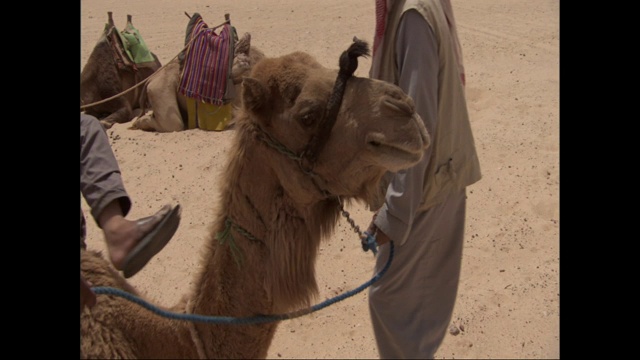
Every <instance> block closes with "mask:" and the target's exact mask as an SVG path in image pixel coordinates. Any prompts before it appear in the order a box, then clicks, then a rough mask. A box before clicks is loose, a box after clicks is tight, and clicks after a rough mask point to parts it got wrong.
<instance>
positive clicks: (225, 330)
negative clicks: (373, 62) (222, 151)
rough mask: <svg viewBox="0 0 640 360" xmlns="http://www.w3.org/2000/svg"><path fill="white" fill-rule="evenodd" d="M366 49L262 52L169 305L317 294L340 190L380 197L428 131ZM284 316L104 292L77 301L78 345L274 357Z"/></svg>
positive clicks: (109, 353)
mask: <svg viewBox="0 0 640 360" xmlns="http://www.w3.org/2000/svg"><path fill="white" fill-rule="evenodd" d="M368 51H369V50H368V45H367V44H366V43H365V42H363V41H360V40H357V39H354V43H353V44H352V45H351V46H350V47H349V49H348V50H346V51H345V52H344V53H343V54H342V55H341V57H340V61H339V64H340V70H337V71H336V70H334V69H328V68H325V67H324V66H322V65H320V64H319V63H318V62H317V61H316V60H315V59H314V58H313V57H312V56H310V55H308V54H307V53H304V52H293V53H291V54H288V55H284V56H281V57H274V58H265V59H263V60H262V61H260V62H258V63H257V64H256V65H255V67H254V68H253V69H252V72H251V74H250V75H249V77H246V78H245V79H244V81H243V83H242V87H243V89H242V108H241V109H240V112H239V114H238V118H237V127H236V129H235V130H234V134H233V136H234V138H233V140H232V145H231V150H230V154H229V156H228V159H227V164H226V170H225V172H224V173H223V174H224V175H222V176H224V177H225V179H224V181H222V182H221V184H224V185H223V187H222V188H221V190H220V194H219V198H218V199H217V200H218V201H219V206H217V207H216V210H215V212H216V214H214V217H213V219H212V228H211V234H210V236H209V239H208V241H207V243H206V244H205V245H204V249H203V250H202V257H201V264H200V268H199V271H198V272H197V273H196V275H195V276H196V279H195V282H194V285H193V288H192V289H190V291H189V293H188V294H186V295H185V296H184V297H183V299H182V300H181V301H180V302H179V303H178V304H176V305H174V306H173V307H168V308H163V309H167V310H170V311H174V312H180V313H185V312H187V313H192V314H199V315H207V316H228V317H239V318H240V317H252V316H258V315H271V314H283V313H287V312H290V311H293V310H298V309H300V308H301V307H305V306H309V305H310V303H311V300H312V299H313V297H314V296H316V295H317V294H318V286H317V283H316V278H315V264H316V257H317V255H318V251H319V247H320V242H321V240H323V239H328V238H329V237H330V235H331V234H332V232H333V231H334V229H335V226H336V224H337V222H338V220H339V216H340V208H339V200H338V199H341V200H340V201H343V202H350V201H357V202H362V203H365V204H366V205H367V206H368V207H369V208H371V209H376V208H378V207H379V206H380V204H381V203H382V201H383V199H384V188H383V186H381V183H382V179H383V176H384V174H385V173H387V172H396V171H399V170H402V169H405V168H408V167H410V166H412V165H415V164H416V163H417V162H418V161H419V160H420V159H421V157H422V156H423V154H424V151H425V149H426V148H427V146H428V145H429V141H430V137H429V134H428V133H427V130H426V128H425V126H424V124H423V121H422V119H421V118H420V117H419V116H418V115H417V114H416V112H415V106H414V103H413V101H412V100H411V98H409V97H408V96H407V95H406V94H405V93H403V92H402V91H401V90H400V88H399V87H397V86H395V85H392V84H390V83H386V82H383V81H379V80H375V79H369V78H360V77H356V76H353V72H354V71H355V69H356V68H357V58H358V56H363V55H368ZM293 155H300V156H298V157H297V159H298V161H296V156H293ZM220 234H226V236H218V235H220ZM80 253H81V270H82V274H83V276H85V278H86V279H87V280H88V281H90V282H91V283H92V284H93V285H94V286H108V287H115V288H120V289H123V290H125V291H128V292H130V293H132V294H136V295H137V293H136V291H135V289H134V288H133V287H132V286H131V285H129V284H128V283H127V282H126V281H125V280H124V278H122V277H121V276H120V275H119V274H118V272H117V271H115V270H114V269H113V268H112V267H111V266H110V265H109V263H108V262H107V261H106V260H105V259H104V258H103V257H102V256H101V255H100V254H99V253H98V252H96V251H92V250H82V249H81V251H80ZM277 326H278V322H269V323H262V324H255V325H235V324H209V323H200V322H189V321H183V320H176V319H167V318H164V317H162V316H159V315H157V314H154V313H152V312H150V311H148V310H147V309H144V308H143V307H141V306H139V305H137V304H135V303H132V302H130V301H128V300H126V299H123V298H121V297H117V296H111V295H98V302H97V304H96V305H95V306H94V307H93V308H92V309H91V310H89V309H85V310H84V311H83V313H82V314H81V344H80V352H81V357H82V358H174V359H177V358H198V357H201V358H202V357H204V358H244V359H249V358H265V357H266V356H267V351H268V349H269V346H270V345H271V341H272V339H273V336H274V334H275V331H276V328H277Z"/></svg>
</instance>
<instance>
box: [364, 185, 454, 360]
mask: <svg viewBox="0 0 640 360" xmlns="http://www.w3.org/2000/svg"><path fill="white" fill-rule="evenodd" d="M465 206H466V202H465V192H464V191H462V192H461V193H459V194H456V195H452V196H451V197H449V198H448V199H447V200H446V201H445V202H444V203H442V204H439V205H436V206H434V207H433V208H431V209H429V210H428V211H427V212H425V213H422V214H420V215H418V217H417V218H416V219H415V222H414V224H413V225H414V226H413V229H412V230H411V233H410V236H409V238H408V239H407V241H406V242H405V244H404V245H403V246H395V247H394V250H395V252H394V258H393V260H392V263H391V266H390V267H389V269H388V271H387V273H385V274H384V276H383V277H382V278H381V279H380V280H379V281H378V282H377V283H375V284H373V285H372V286H371V288H370V291H369V310H370V314H371V321H372V324H373V329H374V333H375V336H376V342H377V345H378V352H379V354H380V357H381V358H396V359H410V358H422V359H425V358H433V356H434V354H435V352H436V350H437V349H438V347H439V346H440V343H441V342H442V339H443V338H444V336H445V333H446V331H447V328H448V325H449V322H450V321H451V316H452V313H453V307H454V304H455V299H456V295H457V290H458V280H459V277H460V265H461V259H462V247H463V239H464V219H465ZM394 245H395V244H394ZM388 257H389V245H388V244H386V245H383V246H381V247H380V253H379V254H378V258H377V261H376V272H378V271H380V270H381V269H382V268H383V267H384V265H385V264H386V263H387V261H388Z"/></svg>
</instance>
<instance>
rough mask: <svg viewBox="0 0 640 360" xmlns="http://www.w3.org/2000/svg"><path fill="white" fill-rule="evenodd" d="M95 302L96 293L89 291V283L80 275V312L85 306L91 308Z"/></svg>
mask: <svg viewBox="0 0 640 360" xmlns="http://www.w3.org/2000/svg"><path fill="white" fill-rule="evenodd" d="M95 304H96V294H95V293H94V292H93V291H91V284H89V282H88V281H86V280H85V279H84V278H83V277H82V275H80V314H82V309H84V307H85V306H87V307H89V309H90V308H92V307H93V306H94V305H95Z"/></svg>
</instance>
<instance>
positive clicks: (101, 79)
mask: <svg viewBox="0 0 640 360" xmlns="http://www.w3.org/2000/svg"><path fill="white" fill-rule="evenodd" d="M131 19H132V18H131V15H127V27H126V28H125V30H126V31H128V32H129V33H130V34H134V35H133V36H134V38H136V39H137V41H138V43H137V44H135V45H138V46H139V45H141V44H142V45H144V41H143V40H141V38H140V37H139V33H138V32H137V29H135V28H134V27H133V24H132V22H131ZM129 45H131V44H129ZM132 46H134V45H132ZM142 48H143V50H141V51H145V49H146V46H144V47H142ZM136 49H137V48H136ZM147 51H148V50H147ZM149 55H150V56H146V57H145V58H146V60H149V61H145V62H142V63H137V64H136V63H134V62H133V61H131V60H130V59H129V58H128V57H127V55H126V54H125V49H124V48H123V45H122V42H121V41H120V39H119V35H118V30H117V29H116V28H115V25H114V22H113V14H112V12H108V23H107V24H106V26H105V29H104V32H103V33H102V35H101V36H100V38H99V39H98V42H97V43H96V45H95V47H94V48H93V50H92V52H91V55H90V56H89V59H88V60H87V63H86V64H85V66H84V67H83V68H82V71H81V72H80V106H81V110H82V109H83V107H84V106H86V108H84V111H85V112H86V113H87V114H89V115H93V116H95V117H97V118H98V119H99V120H100V122H101V123H102V125H103V126H104V127H105V128H110V127H111V126H113V124H116V123H120V124H121V123H126V122H129V121H131V118H132V117H134V116H137V115H138V114H139V112H140V110H139V101H138V100H139V98H140V94H141V87H140V86H139V87H137V88H135V89H133V90H131V91H128V92H127V93H126V94H124V95H122V96H117V97H115V98H114V99H113V100H110V101H107V102H104V103H99V102H100V101H103V100H106V99H108V98H111V97H113V96H115V95H118V94H120V93H122V92H123V91H125V90H128V89H130V88H132V87H134V86H135V85H137V84H138V83H140V82H142V81H144V80H145V79H146V78H148V77H149V76H150V75H151V74H153V73H154V72H155V71H156V70H158V69H159V68H160V67H161V63H160V60H158V57H157V56H156V55H155V54H154V53H152V52H150V53H149ZM94 103H98V104H96V105H93V104H94Z"/></svg>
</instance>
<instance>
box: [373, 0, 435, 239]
mask: <svg viewBox="0 0 640 360" xmlns="http://www.w3.org/2000/svg"><path fill="white" fill-rule="evenodd" d="M395 51H396V62H397V64H398V68H399V76H398V78H399V81H398V85H399V86H400V88H402V90H404V91H405V92H406V93H407V94H408V95H409V96H411V98H412V99H413V100H414V102H415V105H416V111H417V113H418V115H420V117H421V118H422V120H423V121H424V124H425V126H426V127H427V131H428V132H429V134H434V131H435V128H436V122H437V113H438V109H437V99H438V68H439V60H438V59H439V56H438V42H437V40H436V38H435V34H434V33H433V30H432V29H431V26H430V25H429V24H428V23H427V21H426V20H425V19H424V18H423V17H422V16H421V15H420V14H419V13H418V12H417V11H415V10H409V11H407V12H406V13H405V14H404V15H403V17H402V19H401V20H400V25H399V28H398V32H397V35H396V44H395ZM430 157H431V147H429V148H427V150H426V151H425V154H424V157H423V158H422V160H421V161H420V162H419V163H418V164H417V165H415V166H414V167H412V168H410V169H407V170H403V171H399V172H398V173H396V174H395V176H394V177H393V179H392V181H391V183H390V184H389V187H388V188H387V194H386V201H385V204H384V205H383V206H382V208H381V209H380V211H378V214H377V216H376V217H375V218H374V220H373V223H374V224H375V226H376V227H377V231H376V242H377V243H378V245H382V244H384V243H386V242H388V241H389V239H391V240H393V241H394V243H396V244H397V245H402V244H404V242H405V241H406V239H407V237H408V235H409V231H410V229H411V224H412V223H413V219H414V216H415V214H416V212H417V209H418V208H419V206H420V203H421V202H422V191H423V183H424V175H425V169H426V167H427V165H428V164H429V160H430Z"/></svg>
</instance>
